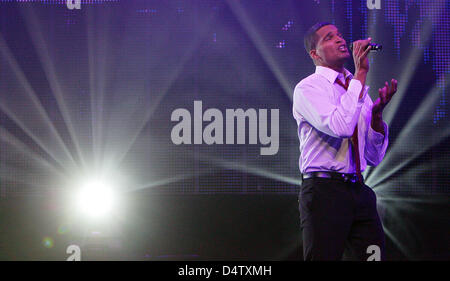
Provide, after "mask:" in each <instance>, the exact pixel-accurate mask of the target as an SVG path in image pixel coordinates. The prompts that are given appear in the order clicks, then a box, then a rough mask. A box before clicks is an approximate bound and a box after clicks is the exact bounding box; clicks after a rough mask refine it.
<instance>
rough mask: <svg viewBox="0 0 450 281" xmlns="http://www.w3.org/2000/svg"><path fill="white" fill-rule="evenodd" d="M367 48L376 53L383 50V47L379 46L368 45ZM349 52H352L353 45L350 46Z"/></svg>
mask: <svg viewBox="0 0 450 281" xmlns="http://www.w3.org/2000/svg"><path fill="white" fill-rule="evenodd" d="M369 46H370V51H376V52H378V51H381V49H383V46H382V45H380V44H375V43H370V44H369ZM350 51H352V52H353V43H352V44H351V45H350Z"/></svg>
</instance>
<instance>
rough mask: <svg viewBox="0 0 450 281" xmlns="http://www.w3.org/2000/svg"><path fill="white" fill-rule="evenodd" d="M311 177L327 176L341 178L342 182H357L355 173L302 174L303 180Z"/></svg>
mask: <svg viewBox="0 0 450 281" xmlns="http://www.w3.org/2000/svg"><path fill="white" fill-rule="evenodd" d="M311 178H328V179H337V180H342V181H344V182H353V183H355V182H358V176H357V175H356V174H343V173H338V172H310V173H304V174H302V179H303V180H304V179H311ZM363 182H364V179H363ZM363 182H361V183H363Z"/></svg>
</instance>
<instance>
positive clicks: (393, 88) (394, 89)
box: [391, 78, 397, 94]
mask: <svg viewBox="0 0 450 281" xmlns="http://www.w3.org/2000/svg"><path fill="white" fill-rule="evenodd" d="M396 92H397V80H395V79H394V78H392V79H391V93H392V94H395V93H396Z"/></svg>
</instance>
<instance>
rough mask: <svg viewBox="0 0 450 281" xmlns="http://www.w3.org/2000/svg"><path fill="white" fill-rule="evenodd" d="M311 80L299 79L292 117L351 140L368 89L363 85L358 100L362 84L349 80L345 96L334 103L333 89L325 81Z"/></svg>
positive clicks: (322, 130) (330, 133)
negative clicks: (298, 117) (297, 117)
mask: <svg viewBox="0 0 450 281" xmlns="http://www.w3.org/2000/svg"><path fill="white" fill-rule="evenodd" d="M311 80H312V79H311ZM311 80H302V81H301V82H300V83H299V84H298V85H297V86H296V87H295V90H294V115H295V114H299V115H301V116H302V117H303V118H304V119H305V120H306V121H307V122H308V123H310V124H311V125H312V126H313V127H314V128H316V129H317V130H319V131H321V132H323V133H325V134H328V135H330V136H333V137H337V138H349V137H351V136H352V134H353V131H354V129H355V126H356V123H357V122H358V118H359V114H360V112H361V108H362V105H363V104H364V99H365V97H366V95H367V92H368V89H369V87H368V86H365V88H364V94H363V96H362V98H361V99H359V95H360V93H361V89H362V84H361V82H360V81H358V80H356V79H352V80H351V81H350V84H349V87H348V89H347V93H345V94H343V95H342V96H341V97H340V99H339V100H338V102H337V103H336V102H334V101H333V96H334V94H333V88H332V87H333V86H332V85H330V83H329V81H328V80H324V81H323V82H322V81H311ZM335 103H336V104H335Z"/></svg>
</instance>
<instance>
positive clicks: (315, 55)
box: [293, 22, 397, 260]
mask: <svg viewBox="0 0 450 281" xmlns="http://www.w3.org/2000/svg"><path fill="white" fill-rule="evenodd" d="M370 41H371V38H368V39H366V40H359V41H355V42H354V43H353V60H354V64H355V74H354V75H353V74H352V73H350V72H349V71H348V70H347V69H345V68H344V63H345V62H346V60H348V59H349V58H350V53H349V50H348V48H347V44H346V42H345V40H344V38H342V34H341V33H340V32H339V30H338V29H337V28H336V26H334V25H332V24H330V23H326V22H322V23H317V24H315V25H314V26H312V27H311V28H310V29H309V30H308V32H307V33H306V35H305V37H304V43H305V49H306V51H307V52H308V54H309V56H310V57H311V58H312V60H313V62H314V64H315V65H316V70H315V73H313V74H311V75H310V76H308V77H306V78H304V79H303V80H302V81H300V83H298V84H297V86H296V87H295V90H294V104H293V115H294V118H295V120H296V121H297V124H298V137H299V140H300V159H299V166H300V172H301V173H302V179H303V182H302V185H301V188H300V194H299V211H300V225H301V229H302V234H303V254H304V259H305V260H340V259H342V256H343V253H344V250H345V249H348V250H349V251H350V252H349V253H351V256H352V257H353V258H354V259H356V260H368V259H375V260H378V259H381V260H383V259H384V256H385V252H384V251H385V249H384V247H385V246H384V232H383V227H382V224H381V220H380V218H379V216H378V213H377V209H376V195H375V193H374V192H373V191H372V189H371V188H370V187H368V186H366V185H365V184H364V179H363V177H362V175H361V172H362V171H364V169H365V168H366V167H367V165H371V166H376V165H378V164H379V163H380V162H381V161H382V160H383V157H384V154H385V152H386V149H387V146H388V126H387V124H386V123H385V122H384V121H383V117H382V113H383V109H384V108H385V106H386V105H387V104H388V103H389V101H390V100H391V98H392V96H393V95H394V93H395V92H396V91H397V81H396V80H394V79H392V81H391V85H390V86H389V85H388V83H387V82H386V83H385V85H384V87H383V88H381V89H378V93H379V98H378V99H377V100H376V101H375V103H373V102H372V100H371V98H370V96H369V95H368V90H369V87H368V86H367V85H366V77H367V73H368V72H369V60H368V53H369V51H370V46H369V44H370ZM378 257H379V258H378Z"/></svg>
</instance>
